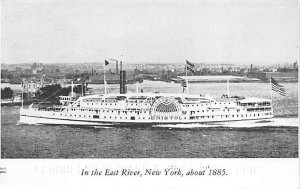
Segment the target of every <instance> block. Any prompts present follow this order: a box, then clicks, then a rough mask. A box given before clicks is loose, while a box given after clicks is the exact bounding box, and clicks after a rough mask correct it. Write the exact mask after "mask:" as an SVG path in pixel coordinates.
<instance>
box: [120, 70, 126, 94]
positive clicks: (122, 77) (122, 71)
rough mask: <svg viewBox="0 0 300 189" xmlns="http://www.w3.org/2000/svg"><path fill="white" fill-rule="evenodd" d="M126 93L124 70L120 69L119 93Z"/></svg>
mask: <svg viewBox="0 0 300 189" xmlns="http://www.w3.org/2000/svg"><path fill="white" fill-rule="evenodd" d="M125 93H126V71H125V70H121V71H120V94H125Z"/></svg>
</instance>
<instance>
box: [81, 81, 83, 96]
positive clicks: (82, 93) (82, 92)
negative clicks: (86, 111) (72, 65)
mask: <svg viewBox="0 0 300 189" xmlns="http://www.w3.org/2000/svg"><path fill="white" fill-rule="evenodd" d="M81 96H83V82H82V83H81Z"/></svg>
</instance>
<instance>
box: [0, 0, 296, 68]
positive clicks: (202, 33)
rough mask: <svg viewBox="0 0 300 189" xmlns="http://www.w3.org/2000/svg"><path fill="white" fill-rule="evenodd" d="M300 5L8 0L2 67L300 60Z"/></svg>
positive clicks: (247, 0)
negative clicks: (51, 64)
mask: <svg viewBox="0 0 300 189" xmlns="http://www.w3.org/2000/svg"><path fill="white" fill-rule="evenodd" d="M298 14H299V10H298V1H297V0H160V1H156V0H143V1H138V0H107V1H105V0H2V1H1V63H6V64H15V63H25V62H42V63H80V62H81V63H82V62H99V61H103V60H104V59H109V58H115V59H119V60H123V62H132V63H147V62H151V63H155V62H158V63H163V62H166V63H180V62H185V60H186V59H188V60H189V61H190V62H224V63H236V64H244V63H247V62H251V63H252V62H256V63H263V64H273V63H287V62H291V63H292V62H294V61H296V60H297V59H298V51H299V46H298V42H299V26H298V16H299V15H298Z"/></svg>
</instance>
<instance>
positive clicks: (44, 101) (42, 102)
mask: <svg viewBox="0 0 300 189" xmlns="http://www.w3.org/2000/svg"><path fill="white" fill-rule="evenodd" d="M62 89H63V87H62V88H61V89H59V90H58V91H56V92H55V93H53V94H52V95H50V96H49V97H48V98H46V99H45V100H43V101H42V102H40V103H38V104H37V105H40V104H41V103H43V102H45V101H46V100H48V99H49V98H50V97H52V96H53V95H55V94H56V93H58V92H59V91H61V90H62Z"/></svg>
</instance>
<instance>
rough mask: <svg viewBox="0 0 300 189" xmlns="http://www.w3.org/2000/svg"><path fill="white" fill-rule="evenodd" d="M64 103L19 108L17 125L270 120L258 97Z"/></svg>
mask: <svg viewBox="0 0 300 189" xmlns="http://www.w3.org/2000/svg"><path fill="white" fill-rule="evenodd" d="M62 98H64V97H62ZM64 103H65V102H64V101H63V100H62V104H63V105H62V106H57V107H52V108H51V109H40V108H32V107H29V108H21V110H20V122H21V123H27V124H51V125H55V124H57V125H81V126H90V125H95V126H101V125H105V126H149V125H162V124H163V125H172V124H194V123H200V124H202V123H211V122H228V121H246V120H264V119H270V118H272V117H273V109H272V105H271V100H268V99H258V98H248V99H228V98H227V99H221V100H214V99H212V98H208V97H203V96H201V95H186V94H166V93H148V94H143V93H139V94H136V93H133V94H122V95H121V94H106V95H91V96H85V97H80V98H79V99H77V100H76V101H74V102H72V103H70V104H68V105H66V104H65V105H64ZM241 127H243V124H241Z"/></svg>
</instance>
